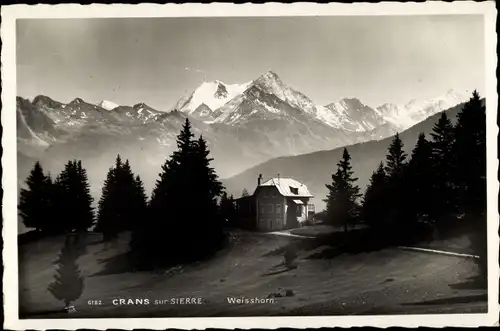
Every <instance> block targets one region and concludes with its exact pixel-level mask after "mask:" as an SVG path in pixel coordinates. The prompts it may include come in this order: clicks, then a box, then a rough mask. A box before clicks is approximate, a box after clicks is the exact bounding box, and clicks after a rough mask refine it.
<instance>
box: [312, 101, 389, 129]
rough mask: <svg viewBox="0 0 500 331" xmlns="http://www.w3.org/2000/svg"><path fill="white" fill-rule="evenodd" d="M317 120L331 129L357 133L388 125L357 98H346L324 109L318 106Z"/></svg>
mask: <svg viewBox="0 0 500 331" xmlns="http://www.w3.org/2000/svg"><path fill="white" fill-rule="evenodd" d="M316 118H318V119H319V120H321V121H323V122H325V123H326V124H328V125H329V126H331V127H334V128H342V129H344V130H348V131H356V132H363V131H370V130H373V129H375V128H377V127H379V126H381V125H383V124H385V123H387V122H386V121H385V120H384V118H383V117H382V116H380V115H379V114H378V113H377V112H376V111H375V110H374V109H372V108H371V107H369V106H367V105H365V104H363V103H362V102H361V101H359V100H358V99H356V98H344V99H341V100H338V101H336V102H333V103H331V104H328V105H326V106H324V107H321V106H318V107H317V112H316Z"/></svg>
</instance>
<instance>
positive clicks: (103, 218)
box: [96, 155, 147, 240]
mask: <svg viewBox="0 0 500 331" xmlns="http://www.w3.org/2000/svg"><path fill="white" fill-rule="evenodd" d="M146 207H147V198H146V194H145V191H144V186H143V184H142V181H141V180H140V178H139V177H134V174H133V172H132V170H131V168H130V164H129V161H128V160H125V162H122V159H121V157H120V155H118V156H117V158H116V161H115V167H114V168H111V169H109V171H108V175H107V178H106V181H105V182H104V186H103V189H102V195H101V199H100V200H99V213H98V220H97V226H96V231H100V232H102V233H103V237H104V239H105V240H109V239H112V238H114V237H116V236H117V235H118V233H120V232H122V231H125V230H131V229H132V228H133V227H134V226H135V223H137V222H140V221H141V219H142V218H143V217H145V213H146Z"/></svg>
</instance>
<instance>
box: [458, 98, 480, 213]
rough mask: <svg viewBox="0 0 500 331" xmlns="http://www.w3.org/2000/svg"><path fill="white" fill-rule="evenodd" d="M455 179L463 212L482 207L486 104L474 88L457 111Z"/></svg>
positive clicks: (477, 211) (477, 210)
mask: <svg viewBox="0 0 500 331" xmlns="http://www.w3.org/2000/svg"><path fill="white" fill-rule="evenodd" d="M455 136H456V143H455V149H454V150H455V154H456V155H457V171H456V176H455V177H456V180H455V181H456V182H457V183H458V188H459V190H458V192H459V193H460V204H461V205H462V206H463V207H464V209H465V210H464V211H474V212H476V213H484V211H485V210H486V106H485V104H484V102H483V100H481V97H480V95H479V93H478V92H477V91H474V92H473V94H472V97H471V98H470V100H469V101H468V102H467V103H466V104H465V105H464V107H463V109H462V111H461V112H460V113H459V114H458V120H457V125H456V129H455Z"/></svg>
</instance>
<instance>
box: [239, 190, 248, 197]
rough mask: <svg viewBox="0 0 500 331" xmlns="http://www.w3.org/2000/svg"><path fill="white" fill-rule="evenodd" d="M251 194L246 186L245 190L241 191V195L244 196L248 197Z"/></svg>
mask: <svg viewBox="0 0 500 331" xmlns="http://www.w3.org/2000/svg"><path fill="white" fill-rule="evenodd" d="M249 195H250V194H248V191H247V189H246V188H244V189H243V191H242V192H241V196H242V197H248V196H249Z"/></svg>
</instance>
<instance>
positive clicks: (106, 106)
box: [98, 100, 119, 110]
mask: <svg viewBox="0 0 500 331" xmlns="http://www.w3.org/2000/svg"><path fill="white" fill-rule="evenodd" d="M98 106H99V107H102V108H104V109H106V110H112V109H115V108H116V107H118V106H119V105H118V104H116V103H114V102H112V101H108V100H102V101H101V102H100V103H99V104H98Z"/></svg>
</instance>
